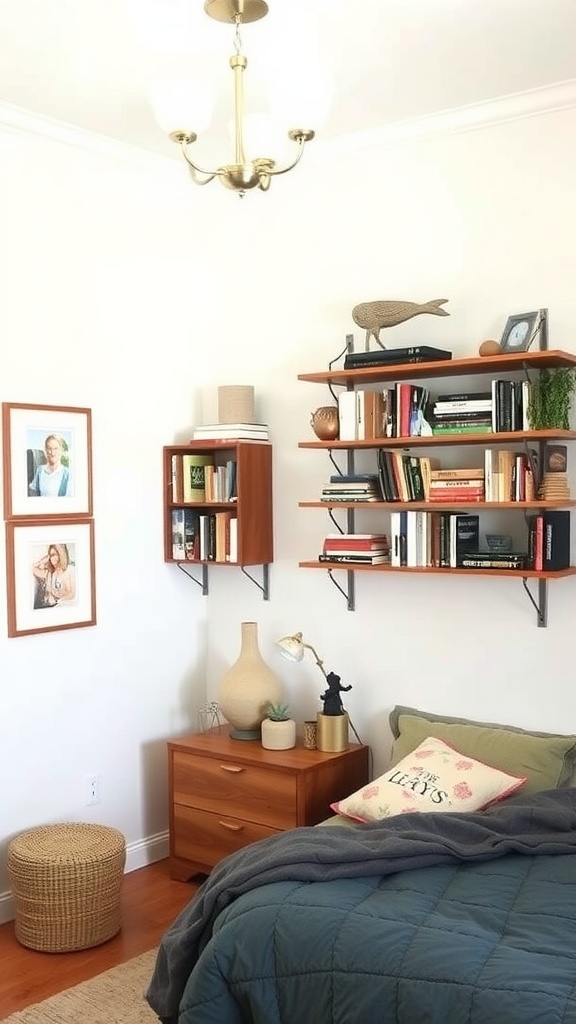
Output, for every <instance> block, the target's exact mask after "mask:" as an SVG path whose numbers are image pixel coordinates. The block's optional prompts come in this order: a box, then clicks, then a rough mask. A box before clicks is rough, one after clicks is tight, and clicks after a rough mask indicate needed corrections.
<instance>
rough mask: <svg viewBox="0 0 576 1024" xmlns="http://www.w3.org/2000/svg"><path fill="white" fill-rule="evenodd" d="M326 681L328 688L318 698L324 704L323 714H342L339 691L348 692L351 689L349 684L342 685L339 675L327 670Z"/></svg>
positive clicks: (342, 706)
mask: <svg viewBox="0 0 576 1024" xmlns="http://www.w3.org/2000/svg"><path fill="white" fill-rule="evenodd" d="M326 682H327V683H328V689H327V690H325V691H324V693H321V694H320V700H321V701H322V702H323V704H324V714H325V715H343V714H344V705H343V704H342V698H341V696H340V694H341V693H344V692H346V693H347V692H348V690H351V689H352V687H351V686H342V683H341V682H340V676H337V675H336V673H335V672H329V673H328V675H327V676H326Z"/></svg>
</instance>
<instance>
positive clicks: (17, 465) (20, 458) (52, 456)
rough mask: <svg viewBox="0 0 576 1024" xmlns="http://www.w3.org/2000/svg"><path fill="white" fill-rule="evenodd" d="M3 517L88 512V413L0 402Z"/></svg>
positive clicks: (58, 407) (25, 517) (71, 409)
mask: <svg viewBox="0 0 576 1024" xmlns="http://www.w3.org/2000/svg"><path fill="white" fill-rule="evenodd" d="M2 431H3V455H4V518H5V519H31V518H35V517H41V518H43V519H46V518H47V517H50V516H52V517H55V516H58V517H61V516H63V515H69V516H79V515H83V516H91V515H92V417H91V410H90V409H79V408H74V407H70V406H55V405H26V404H13V403H8V402H4V403H3V404H2Z"/></svg>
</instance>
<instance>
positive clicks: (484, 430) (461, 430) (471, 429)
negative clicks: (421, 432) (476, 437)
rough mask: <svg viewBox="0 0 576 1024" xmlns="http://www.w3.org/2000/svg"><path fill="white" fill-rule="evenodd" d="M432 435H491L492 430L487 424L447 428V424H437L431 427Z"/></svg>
mask: <svg viewBox="0 0 576 1024" xmlns="http://www.w3.org/2000/svg"><path fill="white" fill-rule="evenodd" d="M432 433H433V434H438V435H442V434H491V433H492V429H491V427H490V424H489V423H466V424H461V425H460V426H453V425H451V426H449V425H448V424H442V425H441V426H439V425H438V424H437V423H435V424H434V426H433V427H432Z"/></svg>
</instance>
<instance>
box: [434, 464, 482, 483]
mask: <svg viewBox="0 0 576 1024" xmlns="http://www.w3.org/2000/svg"><path fill="white" fill-rule="evenodd" d="M483 479H484V470H483V469H481V468H479V467H476V466H475V467H473V468H469V469H432V470H430V482H431V483H432V482H433V481H435V480H483Z"/></svg>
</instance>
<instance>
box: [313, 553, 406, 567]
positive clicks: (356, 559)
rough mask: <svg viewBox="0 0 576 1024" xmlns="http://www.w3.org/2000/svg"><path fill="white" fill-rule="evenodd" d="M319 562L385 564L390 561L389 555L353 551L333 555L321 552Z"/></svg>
mask: <svg viewBox="0 0 576 1024" xmlns="http://www.w3.org/2000/svg"><path fill="white" fill-rule="evenodd" d="M318 561H319V562H341V563H343V562H347V563H355V564H356V565H383V564H384V563H385V562H389V561H390V556H389V555H363V554H356V553H352V554H350V555H333V554H332V553H330V554H324V553H323V554H321V555H318Z"/></svg>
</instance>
